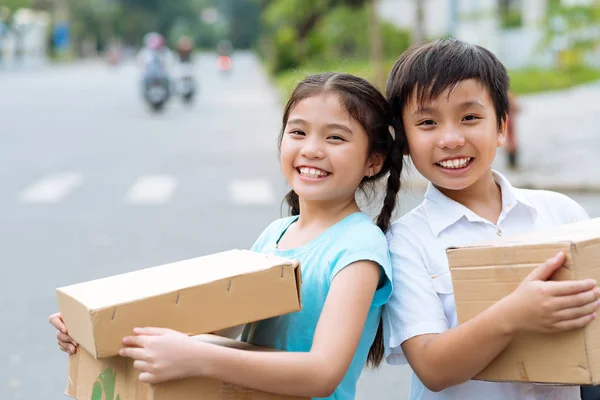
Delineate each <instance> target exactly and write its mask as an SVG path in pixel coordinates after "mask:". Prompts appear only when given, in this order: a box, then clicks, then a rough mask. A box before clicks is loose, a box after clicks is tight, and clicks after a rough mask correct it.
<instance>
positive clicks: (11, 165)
mask: <svg viewBox="0 0 600 400" xmlns="http://www.w3.org/2000/svg"><path fill="white" fill-rule="evenodd" d="M214 63H215V59H214V56H212V55H205V56H203V57H202V58H201V66H200V68H199V71H198V76H199V77H200V86H201V93H200V96H199V98H198V99H197V102H196V103H195V104H194V105H192V106H185V105H183V104H181V103H180V102H179V101H173V102H172V103H171V104H169V106H168V108H167V109H166V110H165V112H164V113H162V114H157V115H153V114H151V113H149V112H148V110H147V109H146V107H145V106H144V104H143V103H142V102H141V100H140V98H139V92H138V86H137V83H138V82H137V73H138V72H137V71H136V70H135V68H134V67H133V66H122V67H119V68H109V67H108V66H106V65H104V64H100V63H84V64H78V65H72V66H63V67H60V68H47V69H40V70H36V71H33V72H31V71H30V72H22V73H18V72H5V73H0V87H2V92H1V94H0V115H1V118H0V121H1V125H0V182H1V183H2V184H1V185H0V243H2V250H3V251H2V255H3V264H4V267H3V269H2V271H3V273H4V280H3V283H2V290H1V291H0V315H2V318H3V320H4V324H3V328H4V329H2V330H1V332H0V399H2V400H16V399H22V400H38V399H42V398H43V399H47V400H58V399H62V398H64V397H63V395H62V393H63V390H64V386H65V377H66V357H65V356H64V355H63V354H61V353H60V352H59V351H58V349H57V347H56V344H55V340H54V336H53V334H54V332H53V330H52V329H51V327H50V325H49V324H48V323H47V316H48V315H49V314H50V313H52V312H54V311H55V310H56V309H57V305H56V300H55V292H54V290H55V288H56V287H58V286H63V285H68V284H72V283H76V282H80V281H83V280H89V279H93V278H98V277H103V276H108V275H112V274H115V273H122V272H127V271H131V270H134V269H138V268H141V267H147V266H152V265H157V264H161V263H165V262H169V261H174V260H179V259H185V258H190V257H194V256H198V255H201V254H207V253H211V252H216V251H221V250H225V249H229V248H247V247H249V246H250V245H251V243H252V241H253V240H254V238H255V237H256V236H257V235H258V233H259V232H260V231H261V230H262V229H263V228H264V227H265V226H266V224H268V223H269V222H270V221H272V220H273V219H275V218H278V217H279V216H281V215H282V211H283V210H282V209H281V207H280V199H281V198H282V196H283V194H284V190H285V188H284V180H283V178H282V177H281V175H280V173H279V169H278V162H277V155H276V148H275V138H276V136H277V133H278V130H279V121H280V112H281V104H280V102H279V101H278V99H277V96H276V94H275V92H274V89H273V88H272V87H271V86H270V84H269V83H268V81H267V79H266V77H265V75H264V73H263V71H262V69H261V67H260V65H259V63H258V62H257V60H256V59H255V58H254V57H253V56H251V55H250V54H240V55H237V56H236V57H235V59H234V70H233V73H232V74H231V75H230V76H221V75H218V74H217V72H216V71H215V69H214V68H213V66H214ZM421 195H422V192H421V190H420V189H419V188H415V189H414V190H413V191H408V192H405V193H404V194H403V196H402V199H401V213H403V212H406V211H408V210H409V209H411V208H412V207H414V206H415V205H416V204H417V202H418V200H419V197H420V196H421ZM598 199H599V198H598V196H595V195H588V197H583V198H581V199H580V200H581V201H582V204H584V206H585V207H587V208H588V210H589V212H590V213H591V214H592V215H594V216H600V209H599V208H600V207H598V205H599V204H600V202H599V201H598ZM408 372H409V371H408V370H407V369H406V368H401V367H389V366H383V367H382V368H381V369H380V370H378V371H377V372H370V371H369V372H366V373H365V375H364V376H363V378H361V381H360V383H359V390H358V393H359V394H358V397H357V398H358V399H359V400H367V399H373V398H376V399H381V400H388V399H389V400H392V399H394V400H403V399H405V398H406V395H407V387H408V385H407V381H408Z"/></svg>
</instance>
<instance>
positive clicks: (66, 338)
mask: <svg viewBox="0 0 600 400" xmlns="http://www.w3.org/2000/svg"><path fill="white" fill-rule="evenodd" d="M56 338H57V339H58V340H60V341H61V342H66V343H73V345H75V346H77V342H75V340H73V338H72V337H71V336H69V335H67V334H64V333H62V332H61V331H58V332H56Z"/></svg>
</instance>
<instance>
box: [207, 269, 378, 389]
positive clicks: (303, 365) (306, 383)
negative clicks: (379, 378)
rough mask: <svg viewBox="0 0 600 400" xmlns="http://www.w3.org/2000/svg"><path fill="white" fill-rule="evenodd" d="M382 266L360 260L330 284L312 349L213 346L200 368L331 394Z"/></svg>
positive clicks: (247, 381) (256, 384) (257, 385)
mask: <svg viewBox="0 0 600 400" xmlns="http://www.w3.org/2000/svg"><path fill="white" fill-rule="evenodd" d="M380 271H381V268H380V267H379V265H377V264H375V263H373V262H371V261H359V262H355V263H353V264H351V265H349V266H347V267H346V268H344V269H343V270H342V271H340V272H339V273H338V274H337V275H336V276H335V278H334V279H333V281H332V283H331V287H330V290H329V294H328V295H327V300H326V301H325V306H324V308H323V311H322V312H321V316H320V317H319V322H318V324H317V329H316V331H315V335H314V339H313V345H312V348H311V350H310V352H308V353H288V352H251V351H240V350H235V349H229V348H223V347H217V346H213V347H212V348H211V351H210V354H206V355H205V357H198V358H197V360H198V361H199V363H198V365H197V366H196V370H197V371H202V374H203V375H204V374H205V375H208V376H210V377H212V378H216V379H221V380H224V381H228V382H231V383H234V384H237V385H241V386H246V387H250V388H253V389H257V390H262V391H266V392H273V393H281V394H288V395H295V396H307V397H327V396H329V395H331V393H333V391H334V390H335V389H336V388H337V387H338V385H339V384H340V382H341V381H342V378H343V377H344V376H345V374H346V371H347V370H348V367H349V366H350V363H351V361H352V359H353V357H354V353H355V352H356V348H357V346H358V343H359V341H360V338H361V336H362V333H363V329H364V324H365V321H366V318H367V314H368V313H369V309H370V307H371V303H372V301H373V296H374V293H375V290H376V289H377V285H378V282H379V277H380Z"/></svg>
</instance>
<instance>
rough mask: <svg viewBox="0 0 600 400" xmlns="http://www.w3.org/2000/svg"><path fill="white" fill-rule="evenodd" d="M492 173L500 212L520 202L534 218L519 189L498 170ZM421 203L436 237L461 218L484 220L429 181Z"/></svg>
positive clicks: (508, 210) (528, 202)
mask: <svg viewBox="0 0 600 400" xmlns="http://www.w3.org/2000/svg"><path fill="white" fill-rule="evenodd" d="M492 175H493V177H494V180H495V181H496V183H497V184H498V185H499V186H500V190H501V192H502V214H508V213H509V212H510V211H511V210H512V209H514V208H515V207H516V206H517V204H522V205H524V206H526V207H527V208H528V209H529V210H530V212H531V213H532V216H533V217H534V219H535V218H536V217H537V212H536V210H535V207H533V205H532V204H531V202H530V201H529V200H528V199H527V197H526V196H524V194H523V193H522V192H521V191H520V190H519V189H515V188H514V187H513V186H512V185H511V184H510V182H509V181H508V180H507V179H506V178H505V177H504V176H503V175H502V174H500V173H499V172H497V171H495V170H492ZM423 205H424V208H425V213H426V214H427V220H428V221H429V226H430V227H431V230H432V232H433V233H434V235H435V236H436V237H438V236H439V234H440V233H441V232H442V231H443V230H445V229H447V228H449V227H450V226H452V225H454V224H455V223H456V222H458V221H459V220H460V219H461V218H466V219H467V220H469V221H472V222H474V221H479V222H481V221H484V220H483V219H482V218H481V217H479V216H478V215H476V214H475V213H474V212H473V211H471V210H469V209H468V208H467V207H465V206H463V205H462V204H460V203H457V202H456V201H454V200H452V199H450V198H449V197H447V196H446V195H444V194H443V193H442V192H440V191H439V190H438V189H437V188H436V187H435V186H433V185H432V184H431V182H430V183H429V184H428V186H427V192H426V193H425V200H424V202H423Z"/></svg>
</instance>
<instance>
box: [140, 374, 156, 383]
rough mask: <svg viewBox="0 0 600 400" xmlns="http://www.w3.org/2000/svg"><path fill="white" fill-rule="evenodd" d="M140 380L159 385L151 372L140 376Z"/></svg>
mask: <svg viewBox="0 0 600 400" xmlns="http://www.w3.org/2000/svg"><path fill="white" fill-rule="evenodd" d="M139 379H140V382H144V383H157V382H156V379H155V377H154V375H152V374H151V373H149V372H142V373H141V374H140V377H139Z"/></svg>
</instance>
